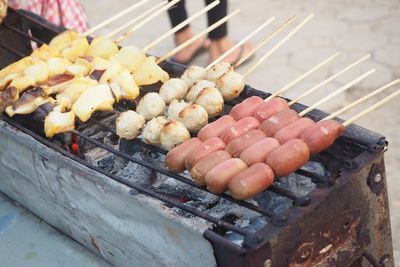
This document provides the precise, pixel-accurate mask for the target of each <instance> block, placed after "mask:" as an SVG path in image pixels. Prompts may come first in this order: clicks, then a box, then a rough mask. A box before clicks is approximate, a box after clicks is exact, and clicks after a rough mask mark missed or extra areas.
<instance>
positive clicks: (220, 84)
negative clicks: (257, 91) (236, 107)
mask: <svg viewBox="0 0 400 267" xmlns="http://www.w3.org/2000/svg"><path fill="white" fill-rule="evenodd" d="M217 88H218V90H219V91H220V92H221V94H222V96H223V97H224V99H225V100H226V101H229V100H232V99H234V98H236V97H238V96H239V95H240V93H241V92H242V91H243V89H244V78H243V76H242V75H240V74H239V73H237V72H235V71H230V72H227V73H225V74H224V75H222V76H221V77H220V78H219V79H218V81H217Z"/></svg>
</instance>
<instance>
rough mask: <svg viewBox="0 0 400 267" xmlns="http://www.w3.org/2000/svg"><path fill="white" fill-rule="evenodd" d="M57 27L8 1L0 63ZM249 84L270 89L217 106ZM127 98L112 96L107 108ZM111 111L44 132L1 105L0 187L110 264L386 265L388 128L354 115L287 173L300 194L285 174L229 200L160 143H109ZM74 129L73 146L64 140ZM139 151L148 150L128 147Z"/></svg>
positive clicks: (169, 66) (170, 67) (176, 70)
mask: <svg viewBox="0 0 400 267" xmlns="http://www.w3.org/2000/svg"><path fill="white" fill-rule="evenodd" d="M63 30H64V29H62V28H60V27H57V26H55V25H52V24H50V23H49V22H47V21H46V20H44V19H42V18H40V17H38V16H36V15H34V14H32V13H29V12H26V11H20V10H13V9H10V10H9V15H8V16H7V17H6V19H5V21H4V23H3V24H2V25H1V26H0V67H4V66H6V65H8V64H10V63H12V62H14V61H16V60H18V59H19V58H21V57H23V56H26V55H28V54H30V53H31V51H32V50H31V42H33V43H36V44H37V45H41V44H44V43H47V42H49V41H50V39H51V38H52V37H54V36H55V35H56V34H58V33H59V32H61V31H63ZM162 67H163V69H164V70H166V71H167V72H168V73H169V74H170V75H171V76H174V77H176V76H179V75H180V74H181V73H182V72H183V71H184V70H185V67H184V66H182V65H179V64H175V63H172V62H168V61H166V62H164V63H163V64H162ZM156 89H157V87H146V88H144V89H143V91H145V92H146V91H152V90H156ZM252 95H258V96H261V97H264V98H265V97H267V96H269V95H270V94H268V93H265V92H262V91H258V90H256V89H254V88H252V87H250V86H248V85H246V88H245V90H244V91H243V93H242V94H241V95H240V97H239V98H238V99H236V100H234V101H232V102H229V103H227V105H226V107H225V112H229V109H230V108H231V107H232V105H234V104H237V103H239V102H241V101H242V100H243V99H245V98H247V97H249V96H252ZM129 105H132V103H125V104H121V105H118V106H117V107H116V110H117V111H116V112H118V111H122V110H125V109H126V108H127V106H129ZM293 108H294V109H295V110H297V111H301V110H303V109H305V108H306V107H305V106H303V105H301V104H296V105H294V106H293ZM325 115H326V114H325V113H323V112H321V111H319V110H315V111H313V112H311V113H310V115H309V116H310V117H311V118H312V119H314V120H318V119H321V118H323V117H324V116H325ZM113 116H114V117H115V112H108V113H102V114H100V113H99V114H95V116H94V118H92V119H91V120H90V121H89V123H87V124H85V125H78V127H77V130H76V131H73V132H72V133H70V134H65V135H61V136H58V137H56V138H54V139H53V140H48V139H46V138H44V137H43V136H44V135H43V131H42V130H41V129H43V125H42V124H41V123H40V121H37V120H35V119H34V117H33V116H16V117H14V118H12V119H10V118H9V117H7V116H6V115H1V117H0V118H1V120H0V135H1V139H0V151H1V155H0V167H1V168H0V190H1V191H2V192H4V193H5V194H7V195H9V196H10V197H11V198H14V199H15V200H17V201H19V202H20V203H21V204H22V205H24V206H25V207H27V208H28V209H30V210H31V211H32V212H34V213H35V214H37V215H38V216H39V217H41V218H43V219H44V220H46V221H47V222H49V223H50V224H52V225H53V226H54V227H56V228H57V229H59V230H60V231H62V232H63V233H66V234H67V235H69V236H71V237H72V238H73V239H75V240H77V241H78V242H80V243H81V244H83V245H84V246H86V247H88V248H89V249H91V250H93V251H94V252H96V253H98V254H99V255H101V256H102V257H104V258H105V259H106V260H108V261H109V262H111V263H113V264H115V265H117V266H139V265H140V264H144V263H146V265H149V266H160V265H165V266H214V265H217V266H230V267H236V266H251V267H253V266H374V267H383V266H394V263H393V250H392V240H391V231H390V221H389V210H388V199H387V189H386V177H385V167H384V151H385V150H386V148H387V141H386V139H385V137H383V136H381V135H379V134H377V133H373V132H371V131H368V130H366V129H363V128H361V127H359V126H356V125H351V126H349V127H348V128H347V129H346V131H345V133H344V135H343V137H341V138H340V139H339V140H338V141H337V142H336V143H335V144H334V145H333V146H332V147H331V148H329V149H328V150H327V151H324V152H323V153H321V154H319V155H316V156H314V157H313V158H312V161H313V162H314V163H316V162H317V164H319V165H320V166H323V171H321V169H318V170H316V169H315V168H310V167H306V168H302V169H300V170H298V171H297V172H296V174H294V175H295V177H306V178H307V179H308V180H309V181H312V184H313V185H315V188H313V189H312V190H310V192H307V194H300V193H299V192H298V191H296V190H293V188H291V187H288V186H285V185H284V184H285V183H284V181H287V180H288V179H289V178H280V180H278V181H277V182H275V183H274V185H273V186H271V187H270V188H269V189H268V190H267V191H266V192H264V193H263V194H261V196H257V197H256V198H254V199H253V200H251V201H238V200H235V199H233V198H232V197H230V196H229V195H228V194H223V195H221V196H218V197H216V196H213V195H212V194H210V193H207V191H206V189H205V188H202V187H198V186H196V185H195V184H194V183H193V182H191V180H190V179H188V178H187V177H186V176H185V175H178V174H173V173H171V172H169V171H168V170H167V169H166V168H165V167H164V166H163V165H162V164H156V163H154V161H153V160H152V158H159V159H161V161H162V158H163V155H165V154H166V152H165V151H163V150H162V149H160V148H157V147H154V146H151V145H147V144H145V143H143V142H141V141H140V140H135V141H126V140H120V141H119V145H116V144H117V143H118V139H117V138H116V137H115V133H114V130H113V127H112V126H111V125H112V124H110V123H109V122H110V121H112V118H113ZM110 118H111V120H110ZM93 127H94V128H93ZM91 128H92V130H91ZM93 129H96V130H93ZM97 131H103V132H104V133H107V134H106V138H99V137H96V132H97ZM105 139H109V140H108V141H107V142H106V141H105ZM74 140H75V141H76V140H78V143H79V145H80V149H81V150H82V151H81V152H82V153H77V151H76V150H73V149H72V150H71V146H70V145H71V142H72V143H73V142H74ZM89 148H90V149H95V150H96V151H100V150H101V151H102V152H103V153H104V154H106V155H109V156H108V157H106V158H104V157H103V158H102V160H101V163H102V164H99V161H95V160H89V159H88V158H87V157H85V156H84V153H83V150H85V149H87V150H88V151H89ZM138 151H139V152H143V154H144V155H148V157H142V158H138V157H136V156H135V152H138ZM106 152H107V153H106ZM110 155H111V156H110ZM110 157H111V158H112V159H114V160H116V159H117V158H118V160H123V161H124V162H125V163H126V162H128V163H129V162H130V163H133V164H136V165H135V166H140V167H141V168H142V169H145V170H147V171H148V172H149V173H150V174H151V175H153V176H154V175H156V176H157V175H162V176H163V177H164V178H165V177H167V178H168V179H169V181H170V180H172V181H176V182H177V183H179V184H181V185H183V186H184V188H185V189H186V190H187V191H190V192H189V194H191V193H193V192H194V194H198V195H200V196H201V197H204V198H207V197H211V198H214V199H216V201H223V202H224V203H227V205H232V206H235V207H238V208H239V209H240V210H242V211H246V212H250V213H251V214H257V216H259V218H263V219H265V221H264V222H265V223H263V224H262V225H259V226H258V227H257V228H249V227H243V225H240V223H238V221H239V220H240V218H238V217H237V216H235V215H234V214H233V215H232V214H226V216H222V217H218V216H215V215H213V214H212V213H209V212H206V211H205V209H204V208H200V207H196V206H194V205H189V204H188V201H187V199H181V198H179V196H177V195H171V194H168V193H166V192H165V191H162V190H160V188H156V187H155V186H152V185H151V183H150V184H143V183H140V182H137V181H134V180H131V179H127V178H126V177H122V176H121V175H119V174H118V173H117V172H116V171H115V169H112V168H110V167H109V164H111V163H108V165H107V160H106V159H110ZM114 163H115V162H114ZM151 175H150V176H151ZM296 175H297V176H296ZM285 179H286V180H285ZM296 186H298V187H301V184H297V185H296ZM265 195H268V196H270V197H269V198H268V197H263V196H265ZM271 196H273V197H271ZM274 199H284V200H285V201H286V202H285V203H289V204H290V205H288V206H287V207H285V208H284V209H280V210H278V211H277V210H276V209H274V208H273V207H272V206H271V202H274V201H275V200H274ZM83 202H84V203H83ZM85 205H87V206H85ZM213 205H215V202H214V204H213ZM160 207H162V209H160ZM208 208H211V209H212V207H208ZM100 209H101V212H104V214H100V212H97V210H100ZM108 213H109V214H108ZM257 218H258V217H257ZM130 224H132V225H133V226H134V227H131V226H130ZM250 225H251V222H250ZM232 237H235V238H232Z"/></svg>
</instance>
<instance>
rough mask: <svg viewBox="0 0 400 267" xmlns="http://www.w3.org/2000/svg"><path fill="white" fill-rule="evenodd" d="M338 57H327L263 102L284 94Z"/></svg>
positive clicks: (334, 55)
mask: <svg viewBox="0 0 400 267" xmlns="http://www.w3.org/2000/svg"><path fill="white" fill-rule="evenodd" d="M339 55H340V53H339V52H337V53H335V54H333V55H332V56H330V57H328V58H327V59H325V60H324V61H322V62H321V63H319V64H318V65H317V66H315V67H313V68H311V69H310V70H308V71H307V72H305V73H304V74H302V75H300V76H299V77H297V78H296V79H294V80H293V81H291V82H290V83H288V84H287V85H285V86H284V87H282V88H281V89H279V90H277V91H276V92H275V93H273V94H272V95H270V96H269V97H268V98H266V99H265V100H264V101H268V100H270V99H272V98H274V97H276V96H278V95H280V94H282V93H284V92H286V91H287V90H289V89H290V88H292V87H293V86H294V85H296V84H297V83H299V82H301V81H302V80H304V79H305V78H307V77H308V76H310V75H311V74H313V73H314V72H316V71H317V70H319V69H320V68H322V67H324V66H325V65H326V64H328V63H329V62H331V61H332V60H334V59H335V58H337V57H338V56H339Z"/></svg>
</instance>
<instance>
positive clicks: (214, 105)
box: [195, 87, 224, 118]
mask: <svg viewBox="0 0 400 267" xmlns="http://www.w3.org/2000/svg"><path fill="white" fill-rule="evenodd" d="M195 103H196V104H198V105H200V106H202V107H203V108H204V109H205V110H206V111H207V113H208V117H210V118H212V117H215V116H217V115H219V114H221V112H222V110H223V109H224V98H223V97H222V95H221V93H220V92H219V91H218V89H217V88H215V87H207V88H204V89H203V90H202V91H201V92H200V93H199V94H198V95H197V98H196V101H195Z"/></svg>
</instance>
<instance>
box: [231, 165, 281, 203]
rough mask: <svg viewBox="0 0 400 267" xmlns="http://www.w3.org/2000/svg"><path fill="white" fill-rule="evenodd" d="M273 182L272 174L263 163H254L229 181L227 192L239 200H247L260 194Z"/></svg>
mask: <svg viewBox="0 0 400 267" xmlns="http://www.w3.org/2000/svg"><path fill="white" fill-rule="evenodd" d="M273 182H274V173H273V171H272V169H271V168H270V167H269V166H268V165H267V164H265V163H256V164H254V165H252V166H250V167H249V168H247V169H246V170H244V171H242V172H240V173H239V174H238V175H236V176H235V177H233V178H232V179H231V180H230V181H229V185H228V188H229V192H230V193H231V195H232V196H233V197H234V198H236V199H239V200H245V199H249V198H251V197H253V196H255V195H257V194H258V193H261V192H262V191H264V190H265V189H267V188H268V187H270V186H271V185H272V183H273Z"/></svg>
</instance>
